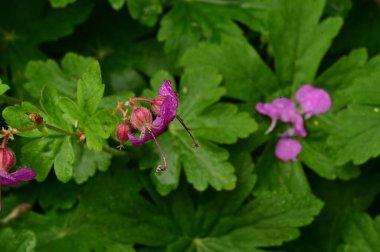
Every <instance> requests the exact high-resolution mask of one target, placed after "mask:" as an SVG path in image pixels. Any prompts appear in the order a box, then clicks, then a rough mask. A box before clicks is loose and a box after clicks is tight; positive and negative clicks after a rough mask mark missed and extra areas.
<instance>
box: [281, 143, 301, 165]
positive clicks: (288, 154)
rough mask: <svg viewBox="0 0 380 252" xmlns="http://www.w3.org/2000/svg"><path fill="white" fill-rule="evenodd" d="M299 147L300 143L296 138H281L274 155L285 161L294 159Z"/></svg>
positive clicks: (299, 150) (299, 149)
mask: <svg viewBox="0 0 380 252" xmlns="http://www.w3.org/2000/svg"><path fill="white" fill-rule="evenodd" d="M301 149H302V145H301V143H300V142H298V141H297V140H294V139H291V138H281V139H280V140H279V141H278V143H277V145H276V149H275V155H276V157H277V158H278V159H280V160H282V161H285V162H289V161H295V160H297V157H298V155H299V153H300V152H301Z"/></svg>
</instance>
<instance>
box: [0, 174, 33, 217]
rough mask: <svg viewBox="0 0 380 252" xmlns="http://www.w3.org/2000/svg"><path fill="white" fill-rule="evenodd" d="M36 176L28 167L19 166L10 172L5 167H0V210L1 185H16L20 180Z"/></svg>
mask: <svg viewBox="0 0 380 252" xmlns="http://www.w3.org/2000/svg"><path fill="white" fill-rule="evenodd" d="M35 177H36V173H35V172H34V171H33V170H32V169H30V168H21V169H20V170H17V171H15V172H12V173H8V172H7V171H6V169H0V210H1V186H9V187H13V186H17V185H19V184H20V182H21V181H28V180H32V179H34V178H35Z"/></svg>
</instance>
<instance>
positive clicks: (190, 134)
mask: <svg viewBox="0 0 380 252" xmlns="http://www.w3.org/2000/svg"><path fill="white" fill-rule="evenodd" d="M175 118H176V119H177V120H178V121H179V123H180V124H181V125H182V127H184V128H185V130H186V131H187V133H189V136H190V137H191V140H193V144H194V147H195V148H198V147H199V144H198V142H197V140H196V139H195V137H194V136H193V134H192V133H191V131H190V129H189V128H188V127H187V126H186V124H185V122H184V121H183V120H182V118H181V117H180V116H179V115H176V116H175Z"/></svg>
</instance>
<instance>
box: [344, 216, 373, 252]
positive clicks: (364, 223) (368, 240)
mask: <svg viewBox="0 0 380 252" xmlns="http://www.w3.org/2000/svg"><path fill="white" fill-rule="evenodd" d="M344 241H345V244H344V245H342V246H341V247H340V248H339V250H338V251H345V252H354V251H361V252H375V251H377V250H378V249H379V248H380V215H378V216H377V217H376V218H375V219H374V220H372V219H371V217H370V216H369V215H368V214H366V213H356V214H353V215H352V217H351V218H350V220H349V222H348V224H347V229H346V231H345V234H344Z"/></svg>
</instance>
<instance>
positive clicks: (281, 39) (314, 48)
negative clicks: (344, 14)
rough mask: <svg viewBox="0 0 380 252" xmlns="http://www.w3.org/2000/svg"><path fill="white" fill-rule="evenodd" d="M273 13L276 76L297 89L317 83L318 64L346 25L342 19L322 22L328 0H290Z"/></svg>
mask: <svg viewBox="0 0 380 252" xmlns="http://www.w3.org/2000/svg"><path fill="white" fill-rule="evenodd" d="M280 3H281V4H280V6H279V8H277V9H276V10H274V11H273V13H271V18H270V22H269V37H268V38H269V44H270V45H271V47H272V49H273V54H274V59H275V69H276V75H277V77H278V79H279V81H280V83H281V84H282V85H283V86H285V85H288V84H292V85H293V88H294V89H296V88H297V87H299V86H301V85H302V84H304V83H313V81H314V78H315V74H316V72H317V69H318V66H319V64H320V62H321V60H322V58H323V56H324V54H325V53H326V51H327V49H328V48H329V47H330V45H331V43H332V39H333V38H334V37H335V36H336V35H337V33H338V31H339V29H340V27H341V26H342V24H343V22H342V18H340V17H334V18H327V19H325V20H323V21H322V22H320V21H319V20H320V18H321V15H322V11H323V7H324V5H325V0H296V1H294V0H286V1H280Z"/></svg>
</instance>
